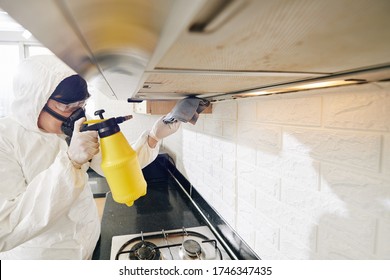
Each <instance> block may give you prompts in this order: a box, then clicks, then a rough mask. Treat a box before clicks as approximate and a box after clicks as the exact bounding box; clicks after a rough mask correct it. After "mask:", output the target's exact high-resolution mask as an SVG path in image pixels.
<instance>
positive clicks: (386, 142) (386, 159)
mask: <svg viewBox="0 0 390 280" xmlns="http://www.w3.org/2000/svg"><path fill="white" fill-rule="evenodd" d="M381 166H382V168H381V171H382V173H383V174H384V175H385V176H387V177H389V178H390V135H389V134H386V135H384V136H383V151H382V164H381Z"/></svg>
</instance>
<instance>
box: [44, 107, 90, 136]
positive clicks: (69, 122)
mask: <svg viewBox="0 0 390 280" xmlns="http://www.w3.org/2000/svg"><path fill="white" fill-rule="evenodd" d="M43 110H45V111H46V112H48V113H49V114H50V115H52V116H53V117H55V118H56V119H57V120H60V121H62V125H61V130H62V131H63V132H64V134H65V135H67V136H69V137H72V134H73V130H74V123H75V122H76V121H77V120H79V119H81V118H83V117H85V110H84V108H78V109H77V110H76V111H74V112H73V113H72V115H70V116H69V117H64V116H62V115H60V114H58V113H57V112H55V111H53V110H52V109H50V108H49V106H47V104H46V105H45V107H43Z"/></svg>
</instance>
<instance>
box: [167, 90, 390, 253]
mask: <svg viewBox="0 0 390 280" xmlns="http://www.w3.org/2000/svg"><path fill="white" fill-rule="evenodd" d="M389 102H390V83H381V84H377V85H358V86H348V87H344V88H342V87H340V88H333V89H326V90H325V89H322V90H314V91H307V92H302V93H296V94H287V95H283V96H282V95H280V96H263V97H259V98H250V99H243V100H234V101H226V102H220V103H215V104H213V114H209V115H201V117H200V118H199V120H198V123H197V124H196V125H195V126H192V125H189V124H184V125H183V126H182V129H181V130H180V132H178V134H177V135H175V136H172V139H173V140H170V139H169V140H168V139H167V140H164V146H165V147H166V149H167V150H169V151H170V152H173V153H174V155H173V157H174V158H176V159H177V160H179V161H181V162H178V163H177V166H178V168H179V170H180V171H181V172H182V173H183V174H184V175H185V176H186V177H187V178H188V179H189V181H190V182H191V183H192V184H193V185H194V187H195V188H196V189H197V190H198V191H199V192H200V193H201V194H202V196H204V198H205V199H206V200H207V201H208V202H209V203H210V204H211V205H212V206H213V207H214V208H215V209H216V210H217V211H218V212H219V213H220V214H221V215H222V217H223V218H224V219H225V220H226V221H227V222H228V223H229V224H230V226H232V227H233V228H234V229H235V230H236V231H237V232H238V233H239V234H240V235H241V237H242V238H243V239H244V240H245V241H246V242H247V243H248V244H249V246H251V247H252V248H253V249H254V250H255V251H256V252H257V254H258V255H259V256H260V257H261V258H263V259H390V238H389V236H390V111H389V110H390V104H389ZM175 137H176V138H175Z"/></svg>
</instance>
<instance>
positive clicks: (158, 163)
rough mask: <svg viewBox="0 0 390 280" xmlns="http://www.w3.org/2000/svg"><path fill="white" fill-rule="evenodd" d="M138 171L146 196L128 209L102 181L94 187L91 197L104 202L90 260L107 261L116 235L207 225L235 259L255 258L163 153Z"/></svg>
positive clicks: (249, 249)
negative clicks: (210, 226)
mask: <svg viewBox="0 0 390 280" xmlns="http://www.w3.org/2000/svg"><path fill="white" fill-rule="evenodd" d="M142 171H143V174H144V177H145V180H146V182H147V185H148V187H147V188H148V189H147V194H146V195H145V196H143V197H141V198H139V199H138V200H136V201H135V202H134V204H133V206H131V207H128V206H126V205H124V204H119V203H117V202H115V201H114V200H113V198H112V195H111V193H110V192H109V189H108V185H104V182H103V186H97V187H96V188H95V191H94V197H99V196H102V194H103V195H104V194H106V203H105V207H104V212H103V217H102V225H101V235H100V239H99V242H98V244H97V246H96V249H95V252H94V254H93V257H92V259H95V260H108V259H110V254H111V240H112V237H113V236H116V235H127V234H139V233H140V232H141V231H143V232H144V233H146V232H153V231H161V230H162V229H164V230H171V229H180V228H182V227H186V228H189V227H197V226H204V225H208V222H209V223H210V224H211V225H213V228H214V230H215V231H216V232H217V233H218V234H219V235H220V236H221V238H222V239H223V241H224V242H225V243H227V244H228V246H229V248H230V249H231V250H232V252H233V253H234V254H235V258H237V259H259V257H258V256H257V255H256V254H255V253H254V252H253V251H252V249H251V248H249V246H248V245H247V244H246V243H245V242H244V241H243V240H242V239H241V238H240V237H239V236H238V234H236V233H235V231H234V230H233V229H231V228H230V227H229V226H228V225H227V224H226V223H225V221H224V220H223V219H222V218H221V217H220V216H219V215H218V213H217V212H216V211H215V209H213V208H212V207H211V206H210V205H208V204H207V202H206V201H205V200H204V199H203V198H202V197H201V195H200V194H199V193H198V192H197V191H196V189H195V188H193V187H192V185H191V184H190V183H189V182H188V181H187V180H186V179H185V178H184V176H183V175H182V174H180V172H178V170H177V169H176V167H175V166H174V164H173V162H172V161H171V160H170V158H169V156H168V155H167V154H160V155H159V156H158V157H157V159H156V160H155V161H154V162H153V163H151V164H150V165H148V166H147V167H146V168H144V169H143V170H142ZM90 177H91V174H90ZM92 177H93V180H95V179H96V178H98V177H99V175H97V174H92ZM101 179H103V180H105V179H104V178H103V177H100V179H99V180H101ZM106 191H108V192H107V193H106ZM99 192H100V193H99ZM189 196H190V197H191V199H190V198H189ZM191 200H192V201H194V202H195V204H196V205H197V207H198V208H199V209H197V208H196V207H195V206H194V204H193V202H192V201H191ZM201 213H202V214H203V215H202V214H201ZM205 218H206V219H207V221H206V220H205Z"/></svg>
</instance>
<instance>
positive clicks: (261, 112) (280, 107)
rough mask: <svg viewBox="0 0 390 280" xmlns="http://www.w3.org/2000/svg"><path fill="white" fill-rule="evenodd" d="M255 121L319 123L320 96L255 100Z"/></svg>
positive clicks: (315, 124)
mask: <svg viewBox="0 0 390 280" xmlns="http://www.w3.org/2000/svg"><path fill="white" fill-rule="evenodd" d="M257 121H259V122H271V123H280V124H297V125H307V126H320V125H321V97H318V96H316V97H308V98H299V99H297V98H294V99H291V98H286V99H279V100H266V101H264V102H257Z"/></svg>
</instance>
